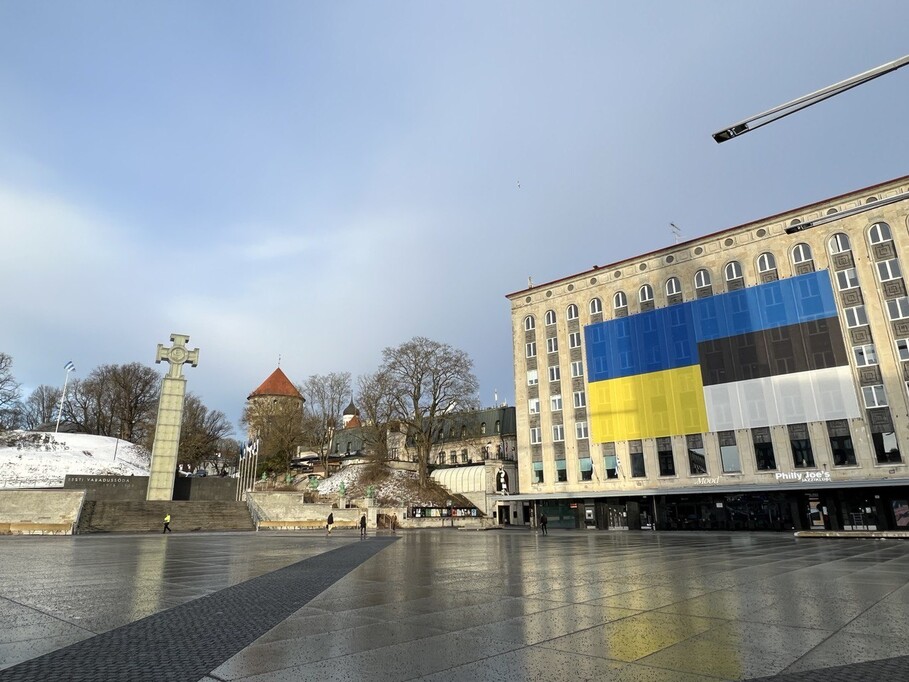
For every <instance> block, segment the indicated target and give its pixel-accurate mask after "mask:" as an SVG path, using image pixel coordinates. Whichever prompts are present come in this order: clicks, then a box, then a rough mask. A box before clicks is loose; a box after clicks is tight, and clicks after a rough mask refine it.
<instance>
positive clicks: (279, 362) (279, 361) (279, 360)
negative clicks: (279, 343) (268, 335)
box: [278, 353, 281, 367]
mask: <svg viewBox="0 0 909 682" xmlns="http://www.w3.org/2000/svg"><path fill="white" fill-rule="evenodd" d="M280 366H281V354H280V353H278V367H280Z"/></svg>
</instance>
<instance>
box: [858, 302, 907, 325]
mask: <svg viewBox="0 0 909 682" xmlns="http://www.w3.org/2000/svg"><path fill="white" fill-rule="evenodd" d="M887 316H888V317H889V318H890V319H891V320H902V319H905V318H907V317H909V297H907V296H900V297H899V298H891V299H889V300H888V301H887ZM866 324H867V323H866Z"/></svg>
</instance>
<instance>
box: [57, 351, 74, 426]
mask: <svg viewBox="0 0 909 682" xmlns="http://www.w3.org/2000/svg"><path fill="white" fill-rule="evenodd" d="M63 368H64V369H65V370H66V377H65V378H64V379H63V392H62V393H61V394H60V409H59V410H57V426H55V427H54V435H56V434H57V432H58V431H59V430H60V417H62V416H63V401H64V400H65V399H66V384H67V383H68V382H69V373H70V372H72V371H73V370H75V369H76V366H75V365H74V364H73V361H72V360H70V361H69V362H67V363H66V365H64V367H63Z"/></svg>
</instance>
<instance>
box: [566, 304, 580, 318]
mask: <svg viewBox="0 0 909 682" xmlns="http://www.w3.org/2000/svg"><path fill="white" fill-rule="evenodd" d="M566 317H568V319H569V320H576V319H578V307H577V306H576V305H575V304H574V303H572V304H571V305H570V306H568V315H567V316H566Z"/></svg>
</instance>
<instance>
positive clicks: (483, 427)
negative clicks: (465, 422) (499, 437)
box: [480, 422, 486, 436]
mask: <svg viewBox="0 0 909 682" xmlns="http://www.w3.org/2000/svg"><path fill="white" fill-rule="evenodd" d="M480 435H482V436H485V435H486V422H481V423H480Z"/></svg>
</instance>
